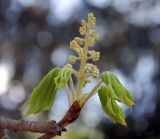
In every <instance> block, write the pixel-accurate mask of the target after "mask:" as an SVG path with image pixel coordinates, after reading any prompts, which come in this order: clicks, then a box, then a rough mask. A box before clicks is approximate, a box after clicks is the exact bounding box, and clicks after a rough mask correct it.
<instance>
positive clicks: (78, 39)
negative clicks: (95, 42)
mask: <svg viewBox="0 0 160 139" xmlns="http://www.w3.org/2000/svg"><path fill="white" fill-rule="evenodd" d="M74 40H75V41H76V42H77V44H78V45H83V43H84V40H83V39H82V38H80V37H75V38H74Z"/></svg>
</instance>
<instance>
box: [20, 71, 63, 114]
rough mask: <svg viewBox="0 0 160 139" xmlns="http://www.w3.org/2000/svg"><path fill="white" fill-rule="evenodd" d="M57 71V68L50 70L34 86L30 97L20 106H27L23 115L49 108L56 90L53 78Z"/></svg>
mask: <svg viewBox="0 0 160 139" xmlns="http://www.w3.org/2000/svg"><path fill="white" fill-rule="evenodd" d="M59 72H60V69H59V68H55V69H53V70H51V71H50V72H49V73H48V74H47V75H46V76H45V77H44V78H43V79H42V80H41V81H40V83H39V84H38V85H37V86H36V87H35V88H34V90H33V92H32V96H31V98H29V100H28V101H26V102H25V103H24V104H23V105H22V107H21V108H20V109H23V108H25V107H27V106H28V107H29V108H28V110H27V113H26V114H25V115H24V117H26V116H28V115H30V114H36V113H39V112H41V111H44V110H49V109H50V108H51V107H52V105H53V102H54V99H55V94H56V92H57V88H56V84H55V78H56V77H57V76H58V74H59Z"/></svg>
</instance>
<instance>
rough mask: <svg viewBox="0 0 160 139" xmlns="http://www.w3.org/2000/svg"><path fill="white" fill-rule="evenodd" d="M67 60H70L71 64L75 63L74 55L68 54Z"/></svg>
mask: <svg viewBox="0 0 160 139" xmlns="http://www.w3.org/2000/svg"><path fill="white" fill-rule="evenodd" d="M69 62H70V63H71V64H75V63H76V57H75V56H73V55H70V56H69Z"/></svg>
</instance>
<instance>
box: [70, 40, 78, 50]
mask: <svg viewBox="0 0 160 139" xmlns="http://www.w3.org/2000/svg"><path fill="white" fill-rule="evenodd" d="M77 45H78V44H77V42H76V41H75V40H72V41H71V42H70V48H71V50H75V48H76V47H77Z"/></svg>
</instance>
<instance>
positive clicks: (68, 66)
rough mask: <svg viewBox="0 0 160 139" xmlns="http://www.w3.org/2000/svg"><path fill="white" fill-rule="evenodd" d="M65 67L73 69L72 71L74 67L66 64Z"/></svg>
mask: <svg viewBox="0 0 160 139" xmlns="http://www.w3.org/2000/svg"><path fill="white" fill-rule="evenodd" d="M64 67H67V68H71V69H72V65H71V64H66V65H65V66H64Z"/></svg>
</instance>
